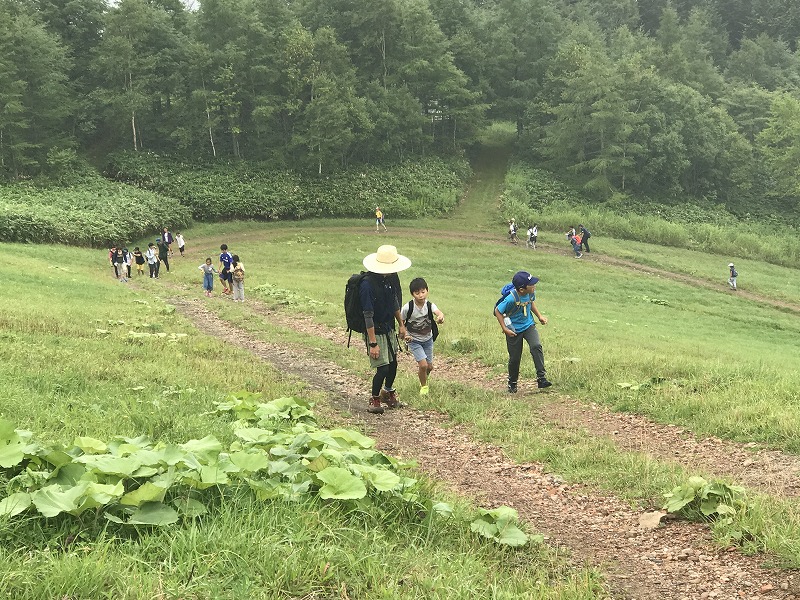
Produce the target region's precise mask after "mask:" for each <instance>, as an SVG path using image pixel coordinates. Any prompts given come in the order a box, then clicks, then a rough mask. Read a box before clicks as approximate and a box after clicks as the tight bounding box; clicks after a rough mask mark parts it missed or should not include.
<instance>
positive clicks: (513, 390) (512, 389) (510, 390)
mask: <svg viewBox="0 0 800 600" xmlns="http://www.w3.org/2000/svg"><path fill="white" fill-rule="evenodd" d="M508 393H509V394H516V393H517V382H516V381H515V382H514V383H511V382H510V381H509V382H508Z"/></svg>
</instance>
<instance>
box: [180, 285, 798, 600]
mask: <svg viewBox="0 0 800 600" xmlns="http://www.w3.org/2000/svg"><path fill="white" fill-rule="evenodd" d="M171 302H172V303H173V304H175V306H176V307H177V309H178V311H179V312H180V313H181V314H183V315H184V316H186V317H187V318H188V319H190V320H191V321H192V322H193V323H194V324H195V325H196V327H197V328H198V329H199V330H201V331H203V332H205V333H207V334H209V335H213V336H215V337H217V338H219V339H221V340H224V341H226V342H227V343H230V344H232V345H235V346H238V347H241V348H245V349H247V350H248V351H250V352H252V353H253V354H254V355H256V356H258V357H260V358H261V359H263V360H265V361H267V362H269V363H271V364H273V365H274V366H275V367H277V368H278V369H279V370H280V371H281V372H283V373H285V374H286V375H288V376H292V377H296V378H298V379H300V380H302V381H305V382H307V383H308V384H309V385H311V386H312V387H314V388H317V389H320V390H322V391H324V392H326V393H327V395H328V397H329V398H330V410H331V411H333V415H334V417H335V418H336V419H337V420H339V421H344V422H346V423H348V424H350V425H351V426H356V427H360V428H363V429H364V430H365V431H366V432H367V433H368V434H369V435H371V436H372V437H373V438H374V439H376V441H377V443H378V446H379V447H380V448H381V449H383V450H384V451H386V452H388V453H391V454H394V455H397V456H400V457H405V458H414V459H415V460H417V461H418V463H419V466H420V469H421V470H423V471H424V472H426V473H429V474H430V475H431V476H433V477H435V478H437V479H439V480H441V481H443V482H445V483H446V484H447V485H448V486H450V488H452V489H453V490H454V491H455V492H457V493H459V494H463V495H465V496H468V497H470V498H473V499H474V500H475V501H476V502H479V503H480V504H482V505H484V506H497V505H501V504H505V505H508V506H512V507H514V508H515V509H516V510H517V511H519V514H520V516H521V518H522V519H524V520H525V521H526V522H528V523H529V524H530V525H531V526H532V527H534V528H535V529H537V530H538V531H540V532H542V533H544V534H545V535H547V536H548V537H549V540H550V542H551V543H552V544H555V545H558V546H561V547H564V548H566V549H568V551H569V553H570V554H571V556H572V557H573V559H574V560H576V561H585V562H588V563H590V564H593V565H597V566H600V567H601V568H602V569H603V570H604V571H605V572H606V573H607V576H608V580H609V585H610V588H611V593H612V595H613V596H614V597H616V598H631V599H641V600H651V599H652V600H656V599H659V600H662V599H675V600H683V599H691V600H704V599H707V598H720V599H734V598H750V599H759V598H765V599H766V598H784V599H787V600H788V599H794V598H798V599H800V576H798V578H795V576H794V575H793V574H792V573H787V572H786V571H781V570H777V569H772V570H770V569H765V568H763V567H762V566H760V564H759V563H760V562H761V561H762V560H763V557H747V556H743V555H742V554H740V553H739V552H738V551H736V550H735V549H728V550H725V549H719V548H717V547H715V546H714V544H713V542H712V541H711V539H710V535H709V532H708V529H707V528H706V527H703V526H700V525H696V524H691V523H686V522H681V521H677V520H670V521H667V522H666V523H665V524H664V525H663V526H661V527H659V528H657V529H647V528H643V527H640V526H639V518H640V516H642V511H640V510H636V509H632V508H631V507H630V506H629V505H627V504H626V503H624V502H622V501H620V500H619V499H617V498H615V497H612V496H603V495H598V494H597V493H595V492H593V491H592V490H589V489H588V488H585V487H584V486H581V485H573V484H566V483H565V482H564V481H563V480H561V479H560V478H559V477H558V476H557V475H556V474H553V473H548V472H547V471H546V470H545V469H544V468H543V466H542V465H540V464H535V463H529V464H516V463H514V462H513V461H511V460H509V459H508V458H507V457H506V456H505V455H504V454H503V452H502V450H500V449H499V448H497V447H494V446H491V445H487V444H482V443H476V442H475V441H473V440H472V439H471V437H470V435H469V434H468V433H467V431H466V430H465V429H464V428H461V427H452V426H451V425H450V424H449V423H448V424H447V427H443V426H442V425H443V424H445V422H446V417H444V416H443V415H440V414H437V413H428V412H422V411H418V410H414V409H412V408H403V409H399V410H395V411H388V412H387V413H386V414H384V415H382V416H376V415H369V414H368V413H366V412H365V408H366V404H367V403H366V395H367V393H368V392H367V389H368V382H366V381H364V380H362V379H361V378H359V377H358V376H356V375H354V374H352V373H350V372H349V371H347V370H346V369H343V368H341V367H339V366H338V365H336V364H335V363H332V362H330V361H327V360H324V359H321V358H319V357H314V356H312V355H311V354H310V353H309V351H308V349H307V348H303V347H299V346H298V347H293V346H288V345H277V344H272V343H269V342H266V341H262V340H259V339H256V338H254V337H253V336H251V335H249V334H248V333H246V332H245V331H243V330H239V329H237V328H236V326H235V325H234V324H231V323H229V322H221V321H220V320H219V319H218V318H217V317H216V316H215V315H214V314H212V313H211V312H209V311H208V310H207V309H206V308H205V307H204V306H203V303H202V302H201V301H200V300H188V301H187V300H177V299H173V300H172V301H171ZM248 302H249V304H250V306H251V308H252V309H253V310H254V311H255V312H257V313H258V314H260V315H261V316H262V317H263V318H264V319H267V320H269V321H270V322H272V323H275V324H277V325H280V326H284V327H288V328H293V329H296V330H299V331H302V332H305V333H309V334H312V335H315V336H318V337H324V338H328V339H332V340H335V341H337V342H339V343H341V344H342V347H343V348H344V343H345V342H344V339H345V335H344V332H343V331H342V330H334V329H330V328H326V327H323V326H320V325H319V324H316V323H314V322H313V321H312V320H311V319H303V318H298V316H297V315H292V318H291V320H290V319H288V318H287V317H286V316H285V315H283V314H281V313H276V312H274V311H271V310H269V309H268V308H266V307H265V306H263V305H261V304H260V303H258V302H251V301H248ZM349 351H351V352H361V350H359V349H356V348H351V349H350V350H349ZM405 360H406V361H408V358H406V359H405ZM365 361H366V358H365ZM405 367H406V368H412V365H411V364H408V365H405ZM481 369H483V367H481V366H480V365H477V364H473V363H469V364H468V363H466V362H461V361H456V360H438V361H437V372H436V375H437V380H439V381H442V380H447V379H450V380H453V381H460V382H467V383H470V384H472V385H482V386H489V387H491V388H492V389H501V382H498V381H497V380H491V381H487V380H486V372H485V369H484V370H483V371H481ZM559 403H560V407H555V406H554V405H550V406H548V407H546V412H545V414H546V416H547V417H548V418H550V419H552V420H553V421H555V422H559V423H561V424H563V426H565V427H571V428H572V427H587V428H588V427H593V428H595V429H591V430H592V431H597V433H598V434H601V435H607V434H608V435H611V436H612V437H613V439H614V440H615V442H616V443H617V444H618V445H619V446H620V447H621V448H624V449H636V450H641V451H646V452H650V453H651V454H653V455H654V456H658V457H659V458H660V459H667V460H675V461H678V462H681V463H685V462H689V463H691V462H692V461H694V462H697V463H698V464H701V463H702V464H703V465H704V467H705V469H706V470H710V471H713V472H716V473H720V474H725V473H730V474H731V475H735V476H736V477H737V478H740V480H741V481H745V480H744V477H746V476H748V474H751V471H748V470H747V469H744V470H742V465H741V464H739V465H737V464H736V462H737V459H736V458H731V453H734V452H738V453H739V454H738V455H737V456H739V457H744V456H747V457H748V458H747V459H746V460H761V461H763V462H764V463H770V462H771V461H772V462H774V461H780V460H785V461H787V463H786V464H787V465H788V464H790V461H791V457H784V456H782V455H774V454H770V453H764V454H763V455H760V454H759V452H750V451H749V450H747V449H746V448H744V447H739V446H737V445H735V444H730V443H728V442H722V441H719V440H713V441H710V442H707V441H703V440H697V439H695V438H694V437H693V436H691V435H690V434H689V433H688V432H685V431H681V430H678V429H676V428H671V427H665V426H661V425H657V424H653V423H649V422H648V421H646V420H644V419H640V418H637V417H629V416H626V415H616V414H614V413H609V412H607V411H604V410H603V409H600V408H596V407H593V408H589V407H584V406H583V405H581V404H579V403H577V402H574V401H572V400H570V399H568V398H560V399H559ZM570 407H571V408H570ZM318 408H319V407H318ZM615 432H616V433H615ZM643 438H647V442H646V446H645V445H644V444H645V441H644V440H643ZM767 457H771V458H770V459H769V460H768V458H767ZM701 459H702V461H701ZM742 462H744V461H742ZM754 464H755V463H750V466H752V465H754ZM791 466H792V468H797V464H794V463H792V465H791ZM755 469H763V467H762V466H758V467H753V469H752V470H755ZM778 470H779V469H775V477H776V478H777V477H778V474H777V472H778ZM740 474H741V475H742V477H740ZM761 474H762V475H763V471H762V473H761ZM751 480H752V483H753V484H758V482H759V478H757V477H755V476H754V475H753V477H751ZM747 483H748V485H750V483H751V481H750V480H748V481H747ZM776 485H778V484H776ZM780 485H781V486H783V487H782V488H777V487H776V488H775V489H786V490H794V489H795V488H794V487H792V486H790V485H789V484H788V482H784V483H781V484H780Z"/></svg>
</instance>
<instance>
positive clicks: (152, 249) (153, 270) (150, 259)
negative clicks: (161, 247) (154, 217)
mask: <svg viewBox="0 0 800 600" xmlns="http://www.w3.org/2000/svg"><path fill="white" fill-rule="evenodd" d="M144 256H145V258H146V259H147V266H148V268H149V269H150V278H151V279H158V252H157V251H156V246H155V244H153V242H150V243H149V244H147V251H146V252H145V253H144Z"/></svg>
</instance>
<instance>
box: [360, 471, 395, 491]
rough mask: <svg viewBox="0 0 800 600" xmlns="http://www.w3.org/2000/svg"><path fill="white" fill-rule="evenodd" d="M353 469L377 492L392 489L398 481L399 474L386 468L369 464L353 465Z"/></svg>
mask: <svg viewBox="0 0 800 600" xmlns="http://www.w3.org/2000/svg"><path fill="white" fill-rule="evenodd" d="M352 468H353V470H354V471H356V472H357V473H358V474H359V475H361V477H363V478H364V479H366V480H367V481H369V482H370V483H371V484H372V485H373V487H374V488H375V489H376V490H378V491H379V492H388V491H389V490H393V489H394V488H395V487H397V485H398V484H399V483H400V476H399V475H397V474H396V473H392V472H391V471H387V470H386V469H380V468H378V467H372V466H370V465H353V467H352Z"/></svg>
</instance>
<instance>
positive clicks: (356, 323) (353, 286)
mask: <svg viewBox="0 0 800 600" xmlns="http://www.w3.org/2000/svg"><path fill="white" fill-rule="evenodd" d="M370 275H372V274H371V273H370V272H369V271H361V272H360V273H353V274H352V275H350V278H349V279H348V280H347V284H345V286H344V316H345V319H346V321H347V347H348V348H349V347H350V337H351V336H352V334H353V332H354V331H355V332H356V333H362V334H363V333H366V332H367V324H366V322H365V321H364V310H363V308H362V307H361V282H362V281H364V279H366V278H367V277H370ZM388 279H389V282H390V284H391V285H392V289H394V293H395V295H396V296H397V304H398V305H399V306H402V305H403V290H401V289H400V277H399V276H398V275H397V273H392V274H390V275H389V276H388ZM373 287H374V284H373ZM377 333H380V332H377Z"/></svg>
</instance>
